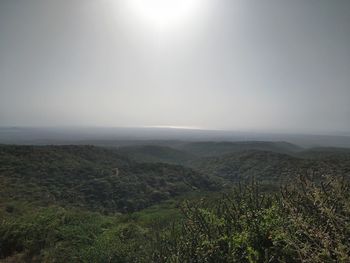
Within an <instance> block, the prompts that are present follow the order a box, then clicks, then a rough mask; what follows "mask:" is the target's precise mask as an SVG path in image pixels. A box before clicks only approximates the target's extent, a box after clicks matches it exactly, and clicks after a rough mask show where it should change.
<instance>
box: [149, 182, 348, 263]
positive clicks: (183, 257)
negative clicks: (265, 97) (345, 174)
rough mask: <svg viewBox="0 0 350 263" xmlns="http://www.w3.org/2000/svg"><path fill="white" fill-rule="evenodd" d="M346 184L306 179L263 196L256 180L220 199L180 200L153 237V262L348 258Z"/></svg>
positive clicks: (318, 262) (297, 260)
mask: <svg viewBox="0 0 350 263" xmlns="http://www.w3.org/2000/svg"><path fill="white" fill-rule="evenodd" d="M349 187H350V184H349V182H348V181H346V180H339V178H329V179H327V180H326V181H325V182H323V183H321V184H316V183H312V182H311V181H308V180H307V179H306V178H305V177H302V180H300V182H297V183H296V184H293V185H290V186H287V187H285V188H284V189H283V191H282V193H283V195H282V196H279V195H275V196H266V195H262V194H261V193H260V192H259V188H258V187H257V185H256V184H255V183H253V184H252V186H250V187H248V188H244V189H243V190H242V188H241V187H237V188H235V189H234V191H233V193H231V194H228V195H224V196H223V197H222V198H220V199H214V200H213V199H210V200H208V201H207V202H205V201H203V202H201V203H189V202H186V203H184V205H183V207H182V212H183V215H184V219H183V220H182V221H181V223H180V224H179V225H178V230H176V228H173V229H174V230H173V231H169V232H168V233H167V235H165V236H163V239H160V240H159V241H158V246H159V247H158V249H157V252H156V253H155V259H156V260H155V261H156V262H243V263H244V262H247V263H253V262H254V263H265V262H266V263H267V262H291V263H292V262H295V263H297V262H310V263H311V262H315V263H322V262H344V263H345V262H349V261H350V210H349V208H350V194H349V193H350V191H349V190H350V189H349Z"/></svg>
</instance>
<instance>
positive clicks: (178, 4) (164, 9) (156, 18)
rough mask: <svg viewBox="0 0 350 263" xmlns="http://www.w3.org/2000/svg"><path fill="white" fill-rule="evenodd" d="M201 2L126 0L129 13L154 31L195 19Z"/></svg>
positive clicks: (193, 0)
mask: <svg viewBox="0 0 350 263" xmlns="http://www.w3.org/2000/svg"><path fill="white" fill-rule="evenodd" d="M203 2H205V1H203V0H126V1H125V4H126V7H127V8H128V9H129V11H130V12H131V13H132V14H133V15H134V16H135V18H136V19H138V20H140V22H141V23H143V24H145V23H146V24H147V25H148V26H151V27H153V28H154V29H159V30H168V29H171V28H174V27H177V26H180V25H186V24H187V23H188V22H189V21H190V20H192V19H193V18H195V17H196V16H197V14H198V13H199V11H200V9H201V8H202V6H203Z"/></svg>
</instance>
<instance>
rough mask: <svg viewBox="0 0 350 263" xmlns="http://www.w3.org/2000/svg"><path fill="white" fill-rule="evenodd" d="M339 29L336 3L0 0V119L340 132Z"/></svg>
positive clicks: (346, 32) (344, 47)
mask: <svg viewBox="0 0 350 263" xmlns="http://www.w3.org/2000/svg"><path fill="white" fill-rule="evenodd" d="M145 3H147V4H145ZM349 25H350V1H346V0H332V1H330V0H319V1H316V0H309V1H303V0H295V1H279V0H267V1H263V2H262V1H258V0H248V1H247V0H221V1H215V0H148V1H146V0H101V1H95V0H61V1H46V0H30V1H28V0H27V1H25V0H17V1H13V0H0V39H1V41H0V126H1V127H5V126H20V127H22V126H31V127H47V126H51V127H54V126H57V127H59V126H77V127H80V126H81V127H83V126H94V127H188V128H191V127H192V128H200V129H208V130H232V131H259V132H272V133H273V132H284V133H285V132H288V133H302V134H335V135H339V134H346V135H350V103H349V98H350V86H349V83H350V27H349Z"/></svg>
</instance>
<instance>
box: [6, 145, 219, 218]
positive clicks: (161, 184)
mask: <svg viewBox="0 0 350 263" xmlns="http://www.w3.org/2000/svg"><path fill="white" fill-rule="evenodd" d="M0 186H1V187H0V196H1V200H6V199H15V200H32V201H37V202H41V203H58V204H60V205H69V206H79V207H85V208H89V209H92V210H99V211H101V210H102V211H106V212H116V211H119V212H127V211H135V210H140V209H142V208H145V207H147V206H150V205H152V204H155V203H158V202H160V201H162V200H167V199H169V198H173V197H176V196H178V195H181V194H184V193H187V192H190V191H194V190H210V189H216V187H217V185H216V182H215V180H213V179H211V178H209V177H207V176H203V175H200V174H199V173H198V172H195V171H193V170H192V169H190V168H185V167H182V166H177V165H170V164H164V163H163V164H162V163H156V164H150V163H148V164H146V163H136V162H134V161H131V160H129V159H128V158H127V157H125V156H122V155H121V154H119V153H117V152H116V151H115V150H110V149H104V148H99V147H94V146H11V145H2V146H0Z"/></svg>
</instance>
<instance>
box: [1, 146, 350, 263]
mask: <svg viewBox="0 0 350 263" xmlns="http://www.w3.org/2000/svg"><path fill="white" fill-rule="evenodd" d="M190 144H191V143H190ZM200 144H202V143H200ZM209 144H210V143H209ZM222 144H223V143H219V149H217V150H215V149H213V152H216V153H219V152H221V153H222V151H221V150H220V149H222V147H223V146H222ZM239 144H242V143H239ZM210 145H211V144H210ZM244 145H245V146H244V149H243V150H242V151H238V150H233V151H232V152H228V153H227V152H225V153H224V154H221V155H220V154H215V156H211V157H201V156H200V155H201V154H200V155H196V154H195V153H194V152H189V153H187V154H184V155H182V154H181V151H185V150H184V149H182V150H179V149H171V148H167V147H160V148H159V149H158V148H157V147H158V146H152V147H148V146H145V147H141V146H140V147H139V146H138V147H132V148H130V149H128V147H125V148H123V149H105V148H99V147H94V146H40V147H39V146H11V145H3V146H0V262H160V263H161V262H169V263H170V262H188V263H190V262H203V263H204V262H213V263H214V262H243V263H244V262H247V263H248V262H249V263H253V262H255V263H260V262H261V263H265V262H266V263H267V262H276V263H277V262H281V263H282V262H290V263H294V262H295V263H299V262H300V263H301V262H310V263H311V262H316V263H321V262H334V263H335V262H337V263H338V262H343V263H346V262H350V184H349V180H348V175H349V173H350V169H349V167H350V158H349V151H347V150H345V149H311V150H300V149H299V150H300V151H296V150H295V149H296V148H297V147H296V148H293V147H289V145H288V147H289V148H288V147H285V148H284V149H286V148H288V149H292V150H291V151H290V152H288V153H287V152H283V153H282V152H281V151H274V150H272V149H271V150H267V149H265V150H263V151H262V150H261V149H256V145H257V143H255V142H254V143H252V144H251V146H252V149H249V147H248V146H247V145H248V143H247V144H244ZM261 145H264V147H265V146H266V145H269V147H272V148H273V149H276V148H281V145H284V144H281V143H277V145H275V146H273V144H272V143H268V144H263V143H262V144H261ZM284 146H285V145H284ZM181 147H183V148H185V146H184V145H181ZM191 147H192V146H191ZM210 147H213V146H212V145H211V146H210ZM227 147H228V148H229V147H231V148H232V147H233V144H232V143H229V146H227ZM235 147H236V146H235ZM247 147H248V148H247ZM138 151H139V152H138ZM225 151H226V150H225ZM184 153H185V152H184ZM150 156H153V157H152V158H150ZM185 159H188V160H187V161H186V160H185ZM137 161H138V162H137ZM165 162H168V163H165ZM181 162H182V164H183V165H179V163H181ZM170 163H173V164H170ZM185 165H186V166H185Z"/></svg>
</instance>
